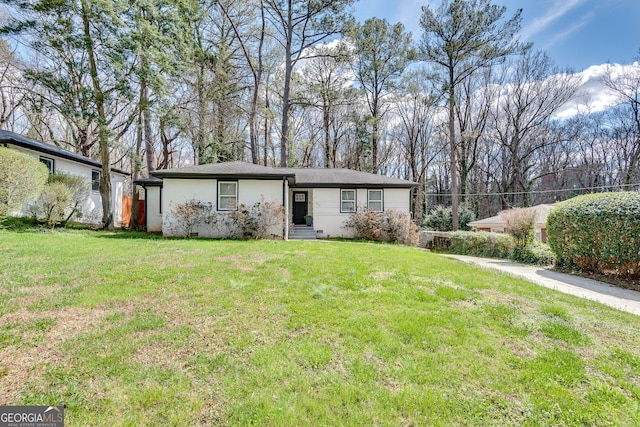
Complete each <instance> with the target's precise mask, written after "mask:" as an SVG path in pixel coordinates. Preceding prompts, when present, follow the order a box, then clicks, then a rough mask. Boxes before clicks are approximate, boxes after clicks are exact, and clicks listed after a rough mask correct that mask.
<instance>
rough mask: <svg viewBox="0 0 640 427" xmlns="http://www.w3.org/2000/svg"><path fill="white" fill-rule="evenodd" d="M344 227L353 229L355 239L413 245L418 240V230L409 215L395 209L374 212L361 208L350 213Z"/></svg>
mask: <svg viewBox="0 0 640 427" xmlns="http://www.w3.org/2000/svg"><path fill="white" fill-rule="evenodd" d="M344 228H351V229H353V230H354V237H355V238H356V239H364V240H375V241H379V242H395V243H399V244H402V245H408V246H415V245H417V244H418V241H419V240H420V230H419V228H418V226H417V225H416V224H415V223H414V222H413V221H412V220H411V217H410V216H409V215H408V214H406V213H403V212H399V211H397V210H395V209H388V210H386V211H384V212H375V211H372V210H370V209H362V210H359V211H357V212H354V213H352V214H351V215H350V216H349V219H348V220H347V222H346V223H345V225H344Z"/></svg>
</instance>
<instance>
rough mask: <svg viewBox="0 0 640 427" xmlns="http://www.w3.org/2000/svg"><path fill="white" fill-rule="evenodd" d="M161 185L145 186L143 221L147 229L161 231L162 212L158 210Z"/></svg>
mask: <svg viewBox="0 0 640 427" xmlns="http://www.w3.org/2000/svg"><path fill="white" fill-rule="evenodd" d="M161 191H162V188H161V187H147V191H146V198H147V199H146V200H145V205H146V211H145V213H144V215H145V222H146V227H147V231H152V232H158V231H162V213H161V212H160V199H161V196H160V192H161Z"/></svg>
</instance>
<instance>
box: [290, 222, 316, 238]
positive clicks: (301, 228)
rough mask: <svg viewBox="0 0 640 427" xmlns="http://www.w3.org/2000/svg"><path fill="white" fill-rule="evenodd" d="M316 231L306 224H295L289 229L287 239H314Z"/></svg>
mask: <svg viewBox="0 0 640 427" xmlns="http://www.w3.org/2000/svg"><path fill="white" fill-rule="evenodd" d="M317 238H318V237H317V234H316V231H315V230H314V229H313V227H308V226H306V225H296V226H294V227H293V228H291V229H289V239H292V240H314V239H317Z"/></svg>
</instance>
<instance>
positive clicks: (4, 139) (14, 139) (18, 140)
mask: <svg viewBox="0 0 640 427" xmlns="http://www.w3.org/2000/svg"><path fill="white" fill-rule="evenodd" d="M3 143H4V144H6V143H11V144H12V145H17V146H18V147H23V148H28V149H30V150H33V151H37V152H39V153H44V154H48V155H50V156H56V157H61V158H63V159H67V160H71V161H73V162H78V163H82V164H85V165H89V166H93V167H95V168H100V169H101V168H102V163H100V162H97V161H95V160H93V159H90V158H89V157H85V156H81V155H80V154H75V153H72V152H70V151H67V150H63V149H62V148H59V147H56V146H55V145H51V144H46V143H44V142H41V141H36V140H35V139H31V138H27V137H26V136H22V135H20V134H17V133H15V132H11V131H8V130H0V144H3ZM111 170H112V171H113V172H116V173H119V174H122V175H130V173H129V172H125V171H123V170H120V169H116V168H111Z"/></svg>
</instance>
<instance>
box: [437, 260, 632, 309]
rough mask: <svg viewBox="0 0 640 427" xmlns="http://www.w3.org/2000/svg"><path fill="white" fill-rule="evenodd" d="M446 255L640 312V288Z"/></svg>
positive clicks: (526, 267) (547, 286)
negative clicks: (631, 288) (622, 286)
mask: <svg viewBox="0 0 640 427" xmlns="http://www.w3.org/2000/svg"><path fill="white" fill-rule="evenodd" d="M445 256H447V257H449V258H455V259H457V260H460V261H463V262H466V263H472V264H477V265H479V266H481V267H484V268H492V269H495V270H500V271H503V272H505V273H508V274H510V275H512V276H517V277H522V278H525V279H527V280H529V281H531V282H533V283H536V284H538V285H541V286H544V287H546V288H551V289H555V290H556V291H560V292H564V293H565V294H571V295H575V296H577V297H581V298H586V299H590V300H593V301H597V302H600V303H602V304H605V305H608V306H611V307H614V308H617V309H618V310H622V311H627V312H629V313H633V314H637V315H639V316H640V292H636V291H632V290H629V289H622V288H618V287H616V286H613V285H610V284H608V283H604V282H599V281H597V280H592V279H586V278H584V277H579V276H572V275H570V274H564V273H558V272H555V271H550V270H547V269H545V268H542V267H538V266H533V265H525V264H518V263H515V262H511V261H505V260H501V259H490V258H477V257H472V256H466V255H452V254H447V255H445Z"/></svg>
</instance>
